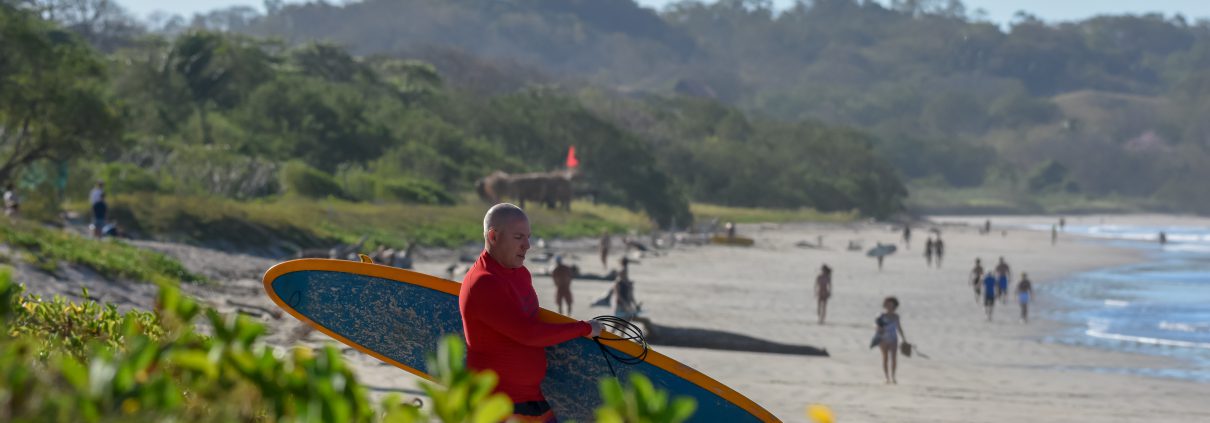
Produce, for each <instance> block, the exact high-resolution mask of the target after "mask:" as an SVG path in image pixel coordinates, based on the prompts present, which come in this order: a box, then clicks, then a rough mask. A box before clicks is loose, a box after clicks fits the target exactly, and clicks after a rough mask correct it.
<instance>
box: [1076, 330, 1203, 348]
mask: <svg viewBox="0 0 1210 423" xmlns="http://www.w3.org/2000/svg"><path fill="white" fill-rule="evenodd" d="M1084 334H1085V335H1088V336H1091V337H1093V338H1101V339H1111V340H1114V341H1125V342H1135V343H1139V344H1147V345H1159V346H1165V347H1181V348H1202V349H1208V350H1210V343H1204V342H1190V341H1177V340H1175V339H1163V338H1150V337H1146V336H1130V335H1122V334H1118V333H1107V332H1103V331H1100V330H1097V329H1088V330H1086V331H1084Z"/></svg>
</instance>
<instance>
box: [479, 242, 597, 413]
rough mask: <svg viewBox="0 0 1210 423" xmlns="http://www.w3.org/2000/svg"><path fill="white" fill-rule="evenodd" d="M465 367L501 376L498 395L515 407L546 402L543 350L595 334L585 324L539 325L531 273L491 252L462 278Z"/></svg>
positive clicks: (536, 298)
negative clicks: (506, 263) (502, 262)
mask: <svg viewBox="0 0 1210 423" xmlns="http://www.w3.org/2000/svg"><path fill="white" fill-rule="evenodd" d="M458 310H459V311H460V312H461V313H462V330H463V332H464V333H465V334H466V346H467V348H466V349H467V354H466V364H467V365H468V366H470V368H472V369H477V370H487V369H490V370H493V371H495V372H496V374H497V375H498V376H500V383H499V385H497V386H496V392H503V393H504V394H506V395H508V396H509V398H511V399H512V401H513V402H514V403H521V402H529V401H542V400H544V399H545V398H544V397H543V396H542V389H541V385H542V379H543V378H545V377H546V352H545V351H544V350H543V348H544V347H548V346H551V345H555V344H559V343H562V342H566V341H568V340H571V339H575V338H576V337H580V336H586V335H588V334H589V333H591V332H592V326H590V325H589V324H588V323H586V322H575V323H543V322H541V321H538V294H537V293H535V292H534V285H533V279H532V278H531V276H530V275H529V270H528V269H526V268H524V267H520V268H517V269H509V268H506V267H504V266H502V265H500V263H498V262H496V260H495V259H493V258H492V257H491V256H489V255H488V254H487V252H486V251H484V252H483V254H480V255H479V260H478V261H476V262H475V265H474V266H472V267H471V269H470V271H468V272H467V273H466V277H465V278H463V279H462V288H461V290H460V291H459V293H458Z"/></svg>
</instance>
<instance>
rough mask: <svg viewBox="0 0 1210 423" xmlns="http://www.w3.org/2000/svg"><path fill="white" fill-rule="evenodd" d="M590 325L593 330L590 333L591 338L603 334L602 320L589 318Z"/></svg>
mask: <svg viewBox="0 0 1210 423" xmlns="http://www.w3.org/2000/svg"><path fill="white" fill-rule="evenodd" d="M588 325H589V326H592V332H591V333H589V334H588V337H589V338H596V337H598V336H601V322H598V321H596V320H589V321H588Z"/></svg>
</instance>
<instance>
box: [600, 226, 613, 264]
mask: <svg viewBox="0 0 1210 423" xmlns="http://www.w3.org/2000/svg"><path fill="white" fill-rule="evenodd" d="M612 241H613V240H611V239H610V238H609V231H608V230H604V231H601V267H603V268H606V269H608V268H609V244H610V243H611V242H612Z"/></svg>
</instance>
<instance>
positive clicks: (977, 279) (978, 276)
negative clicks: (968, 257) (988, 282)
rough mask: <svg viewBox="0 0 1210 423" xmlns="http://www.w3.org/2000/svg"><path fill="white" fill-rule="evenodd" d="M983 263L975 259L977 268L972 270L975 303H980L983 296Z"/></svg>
mask: <svg viewBox="0 0 1210 423" xmlns="http://www.w3.org/2000/svg"><path fill="white" fill-rule="evenodd" d="M982 283H983V261H982V260H980V259H975V268H974V269H971V285H974V287H975V303H976V304H978V303H979V296H980V295H981V294H983V285H982Z"/></svg>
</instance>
